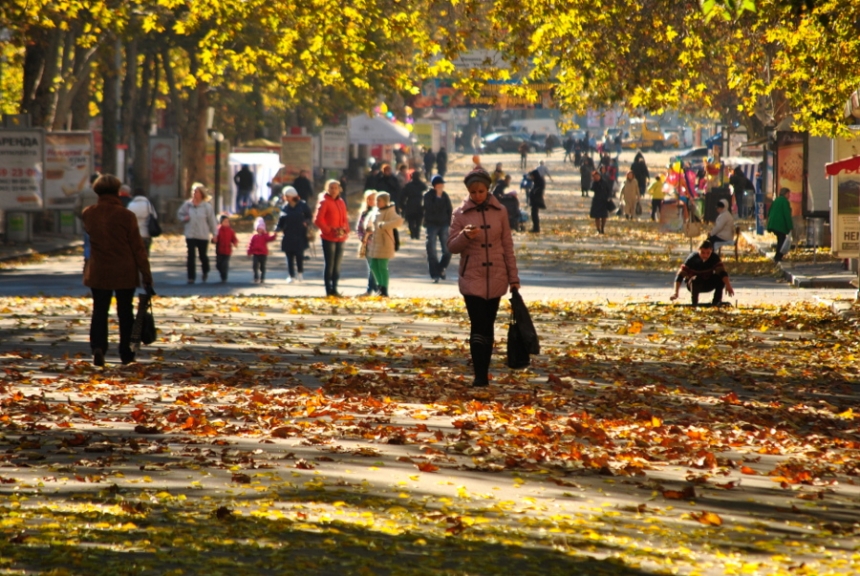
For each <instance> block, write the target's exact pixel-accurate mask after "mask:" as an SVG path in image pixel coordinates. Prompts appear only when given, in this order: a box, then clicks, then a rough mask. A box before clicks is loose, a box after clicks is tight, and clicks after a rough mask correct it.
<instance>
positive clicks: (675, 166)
mask: <svg viewBox="0 0 860 576" xmlns="http://www.w3.org/2000/svg"><path fill="white" fill-rule="evenodd" d="M672 170H674V171H675V172H680V171H681V163H680V162H675V163H674V164H672Z"/></svg>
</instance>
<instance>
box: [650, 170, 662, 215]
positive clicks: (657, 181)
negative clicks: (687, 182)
mask: <svg viewBox="0 0 860 576" xmlns="http://www.w3.org/2000/svg"><path fill="white" fill-rule="evenodd" d="M648 195H649V196H651V220H657V215H658V214H659V213H660V206H661V205H662V204H663V198H665V197H666V192H665V191H664V190H663V177H662V176H656V177H655V178H654V182H652V183H651V186H650V187H649V188H648Z"/></svg>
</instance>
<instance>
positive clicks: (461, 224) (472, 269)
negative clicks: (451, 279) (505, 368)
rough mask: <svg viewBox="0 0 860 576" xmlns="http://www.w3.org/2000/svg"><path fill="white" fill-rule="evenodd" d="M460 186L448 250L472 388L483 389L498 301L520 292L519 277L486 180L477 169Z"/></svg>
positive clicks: (504, 217)
mask: <svg viewBox="0 0 860 576" xmlns="http://www.w3.org/2000/svg"><path fill="white" fill-rule="evenodd" d="M464 183H465V184H466V188H467V189H468V190H469V197H468V198H467V199H466V200H465V201H464V202H463V204H462V206H460V207H459V208H457V209H456V210H455V211H454V216H453V218H452V221H451V229H450V232H449V235H448V249H449V250H450V251H451V253H452V254H459V255H460V270H459V276H460V279H459V288H460V294H462V295H463V297H464V299H465V301H466V310H467V311H468V313H469V321H470V323H471V328H470V331H469V348H470V351H471V356H472V366H473V367H474V371H475V380H474V382H473V383H472V385H473V386H488V385H489V383H490V379H489V369H490V360H491V358H492V355H493V340H494V331H493V327H494V324H495V322H496V314H497V313H498V311H499V301H500V300H501V298H502V296H504V295H505V294H507V292H508V288H509V287H510V289H511V290H512V291H513V290H518V289H519V287H520V277H519V274H518V272H517V260H516V256H515V255H514V241H513V238H512V236H511V226H510V223H509V222H508V213H507V210H506V209H505V207H504V206H502V205H501V204H500V203H499V201H498V200H497V199H496V198H495V197H494V196H492V195H490V192H489V191H490V184H491V178H490V175H489V174H488V173H487V171H486V170H484V169H483V168H481V167H477V168H475V169H474V170H472V171H471V172H469V173H468V174H467V175H466V178H465V179H464Z"/></svg>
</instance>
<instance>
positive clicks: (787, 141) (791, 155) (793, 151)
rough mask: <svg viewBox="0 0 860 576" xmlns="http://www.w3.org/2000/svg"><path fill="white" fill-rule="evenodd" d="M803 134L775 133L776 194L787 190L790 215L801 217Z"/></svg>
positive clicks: (803, 182)
mask: <svg viewBox="0 0 860 576" xmlns="http://www.w3.org/2000/svg"><path fill="white" fill-rule="evenodd" d="M805 136H806V135H805V134H804V133H803V132H792V131H784V132H777V133H776V192H777V194H778V193H779V191H780V190H781V189H783V188H788V190H789V194H788V202H789V204H791V215H792V216H795V217H797V216H802V215H803V195H804V184H805V183H806V182H805V177H804V176H805V172H806V168H805V167H806V163H805V161H804V160H805V157H804V154H803V152H804V143H805V140H806V138H805Z"/></svg>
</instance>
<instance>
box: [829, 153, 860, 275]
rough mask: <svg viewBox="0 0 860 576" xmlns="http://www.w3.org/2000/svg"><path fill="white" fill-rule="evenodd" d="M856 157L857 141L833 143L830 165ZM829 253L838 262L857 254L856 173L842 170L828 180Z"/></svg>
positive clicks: (859, 185) (859, 200) (859, 198)
mask: <svg viewBox="0 0 860 576" xmlns="http://www.w3.org/2000/svg"><path fill="white" fill-rule="evenodd" d="M857 155H860V137H858V138H851V139H847V138H837V139H835V140H833V159H834V161H839V160H843V159H845V158H851V157H852V156H857ZM830 198H831V210H830V231H831V236H830V237H831V251H832V252H833V255H834V256H836V257H838V258H857V255H858V253H860V172H856V171H848V170H843V171H842V172H840V173H839V174H837V175H836V176H833V177H831V178H830Z"/></svg>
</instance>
